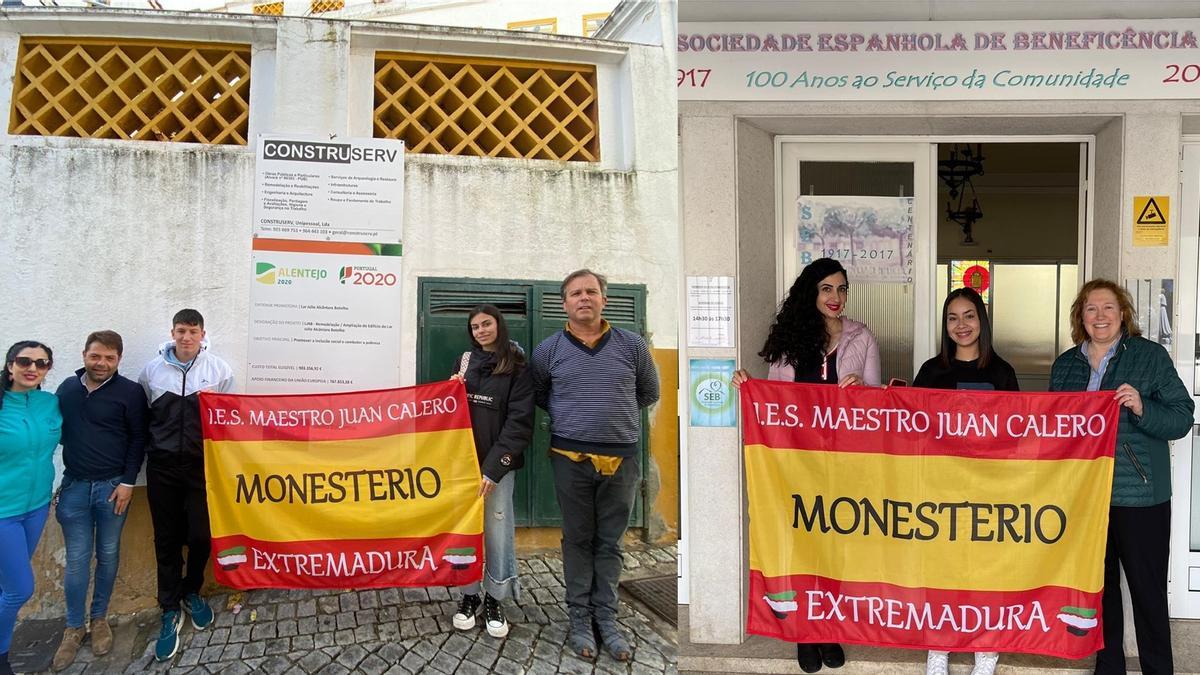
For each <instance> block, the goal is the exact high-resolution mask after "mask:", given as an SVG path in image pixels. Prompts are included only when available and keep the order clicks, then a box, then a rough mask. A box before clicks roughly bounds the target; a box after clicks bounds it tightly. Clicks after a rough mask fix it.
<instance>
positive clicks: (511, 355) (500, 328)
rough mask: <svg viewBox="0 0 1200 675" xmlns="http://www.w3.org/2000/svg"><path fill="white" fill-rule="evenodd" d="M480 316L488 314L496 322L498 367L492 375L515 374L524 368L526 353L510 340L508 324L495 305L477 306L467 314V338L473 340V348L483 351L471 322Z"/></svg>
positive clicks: (493, 369)
mask: <svg viewBox="0 0 1200 675" xmlns="http://www.w3.org/2000/svg"><path fill="white" fill-rule="evenodd" d="M480 314H487V315H488V316H490V317H492V318H493V319H495V320H496V351H495V352H494V353H495V354H496V367H495V368H492V373H494V374H496V375H503V374H505V373H515V372H517V371H518V370H520V369H521V368H522V367H524V366H525V353H524V352H522V351H521V350H520V348H518V347H517V345H515V344H513V342H512V341H511V340H509V339H508V324H507V323H505V322H504V315H503V314H501V313H500V310H499V309H497V308H496V306H495V305H476V306H474V307H472V308H471V311H470V312H468V313H467V337H468V338H470V340H471V346H472V347H475V348H476V349H483V347H482V345H480V344H479V342H478V341H477V340H476V339H475V335H474V334H472V333H471V320H472V319H474V318H475V317H477V316H479V315H480Z"/></svg>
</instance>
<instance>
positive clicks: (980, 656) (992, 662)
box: [971, 652, 1000, 675]
mask: <svg viewBox="0 0 1200 675" xmlns="http://www.w3.org/2000/svg"><path fill="white" fill-rule="evenodd" d="M999 660H1000V655H999V654H998V653H996V652H975V668H973V669H972V670H971V675H992V673H995V672H996V662H998V661H999Z"/></svg>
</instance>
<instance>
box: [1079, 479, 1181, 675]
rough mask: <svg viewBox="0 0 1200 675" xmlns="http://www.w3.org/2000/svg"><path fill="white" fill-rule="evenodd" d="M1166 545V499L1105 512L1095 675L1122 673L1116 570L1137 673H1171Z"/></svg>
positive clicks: (1121, 615)
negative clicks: (1127, 601)
mask: <svg viewBox="0 0 1200 675" xmlns="http://www.w3.org/2000/svg"><path fill="white" fill-rule="evenodd" d="M1170 546H1171V502H1165V503H1163V504H1159V505H1157V506H1145V507H1136V506H1114V507H1112V508H1110V509H1109V512H1108V546H1107V549H1106V550H1105V552H1104V599H1103V600H1102V602H1101V606H1102V609H1103V615H1104V649H1101V650H1100V652H1099V653H1097V654H1096V675H1124V674H1125V647H1124V634H1125V615H1124V613H1123V612H1122V609H1121V572H1120V567H1118V563H1120V566H1121V567H1124V568H1125V580H1126V581H1127V582H1128V583H1129V595H1130V597H1131V598H1132V600H1133V627H1134V630H1135V631H1136V632H1137V645H1138V660H1139V661H1140V662H1141V665H1142V673H1143V675H1171V674H1172V673H1174V672H1175V665H1174V661H1173V658H1172V656H1171V622H1170V620H1169V615H1168V613H1167V556H1168V553H1169V552H1170Z"/></svg>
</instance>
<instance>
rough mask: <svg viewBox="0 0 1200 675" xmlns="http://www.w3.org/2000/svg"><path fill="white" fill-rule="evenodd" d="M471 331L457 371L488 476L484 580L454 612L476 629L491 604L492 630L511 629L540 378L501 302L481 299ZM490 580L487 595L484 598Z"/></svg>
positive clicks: (458, 623)
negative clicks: (517, 511) (520, 500)
mask: <svg viewBox="0 0 1200 675" xmlns="http://www.w3.org/2000/svg"><path fill="white" fill-rule="evenodd" d="M467 316H468V319H467V334H468V335H470V337H471V345H472V347H473V349H472V350H471V351H469V352H467V353H465V354H463V356H462V359H461V360H460V361H459V363H457V364H455V365H456V368H455V374H454V375H453V376H452V378H451V379H460V380H462V381H463V382H464V383H465V384H466V387H467V401H468V402H469V403H470V409H471V429H472V431H473V432H474V436H475V452H476V453H478V455H479V468H480V471H481V472H482V473H483V480H482V481H481V482H480V485H479V494H480V496H482V497H483V498H484V514H485V517H484V521H483V552H484V556H483V559H484V574H483V581H482V583H474V584H471V585H470V586H467V587H465V588H463V597H462V601H461V602H460V603H459V605H458V611H457V612H456V613H455V614H454V627H455V628H457V629H459V630H471V629H473V628H474V627H475V614H476V612H478V611H479V607H480V605H482V606H483V618H484V626H485V627H486V628H487V632H488V634H489V635H491V636H492V637H496V638H503V637H504V636H506V635H508V621H507V620H506V619H505V617H504V613H503V611H501V609H500V601H501V600H504V599H506V598H511V599H513V600H516V599H517V598H518V596H519V594H520V588H519V586H518V585H517V557H516V551H515V550H514V545H513V534H514V532H513V529H514V528H513V517H514V514H513V484H514V480H515V478H516V476H515V474H513V473H512V472H513V471H516V470H517V469H519V468H521V467H522V466H523V465H524V464H525V448H526V447H528V446H529V441H530V439H531V438H532V437H533V378H532V375H531V373H530V372H529V368H528V364H527V363H526V360H525V354H523V353H522V352H521V349H520V347H518V346H517V345H516V343H513V342H511V341H510V340H509V339H508V326H507V325H506V324H505V323H504V316H503V315H502V314H500V310H498V309H496V308H495V307H493V306H492V305H479V306H478V307H475V308H473V309H472V310H471V312H470V313H469V314H468V315H467ZM480 587H482V588H483V592H484V595H483V600H482V601H481V600H480V598H479V590H480Z"/></svg>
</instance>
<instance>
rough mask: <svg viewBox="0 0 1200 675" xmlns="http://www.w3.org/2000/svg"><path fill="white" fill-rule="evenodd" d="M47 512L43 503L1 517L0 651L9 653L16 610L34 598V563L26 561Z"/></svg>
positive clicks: (29, 556) (40, 533) (33, 547)
mask: <svg viewBox="0 0 1200 675" xmlns="http://www.w3.org/2000/svg"><path fill="white" fill-rule="evenodd" d="M49 513H50V505H49V504H46V505H45V506H43V507H40V508H36V509H34V510H32V511H30V512H28V513H22V514H21V515H19V516H10V517H8V518H0V654H7V653H8V648H9V647H10V646H12V634H13V626H15V625H16V624H17V612H18V611H19V610H20V609H21V606H22V605H24V604H25V603H26V602H28V601H29V598H32V597H33V565H31V564H30V563H29V561H30V559H31V558H33V551H34V549H36V548H37V543H38V539H41V538H42V528H43V527H45V525H46V516H47V515H48V514H49Z"/></svg>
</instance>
